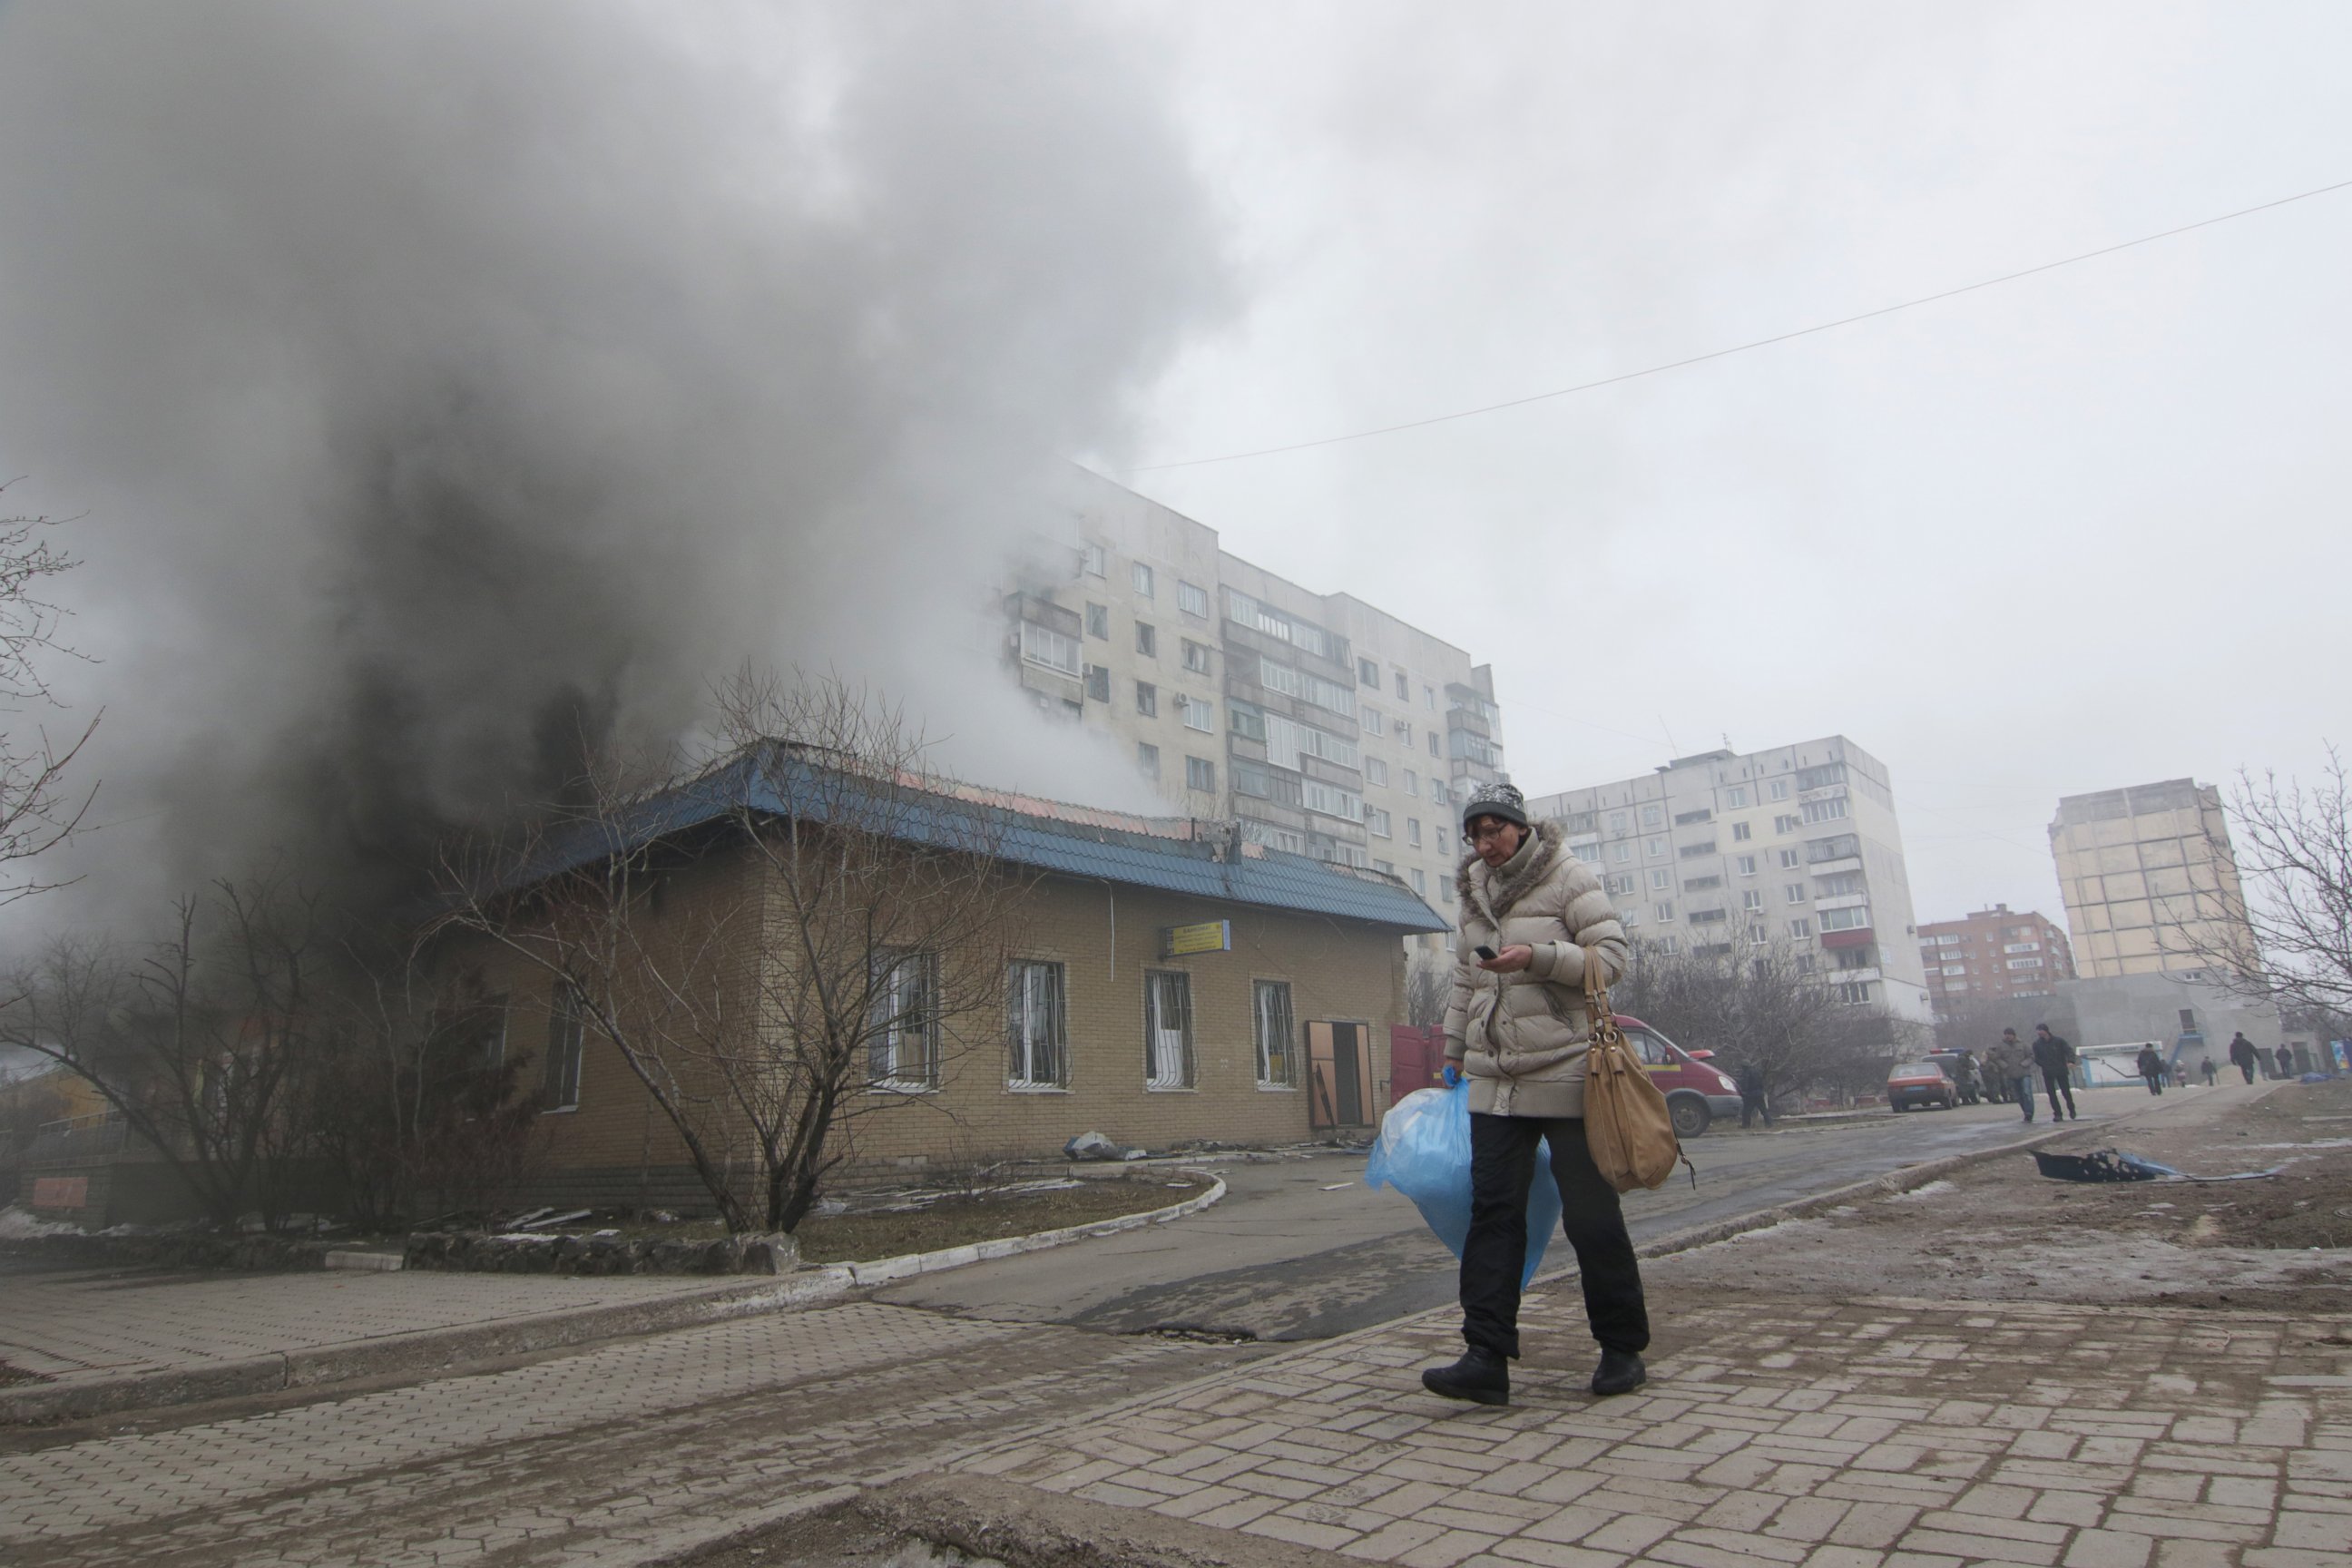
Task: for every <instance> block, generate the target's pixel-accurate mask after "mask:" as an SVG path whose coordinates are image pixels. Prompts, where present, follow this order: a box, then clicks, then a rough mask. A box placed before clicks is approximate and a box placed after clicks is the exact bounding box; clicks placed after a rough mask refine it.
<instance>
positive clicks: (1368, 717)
mask: <svg viewBox="0 0 2352 1568" xmlns="http://www.w3.org/2000/svg"><path fill="white" fill-rule="evenodd" d="M1356 722H1357V723H1359V724H1361V725H1362V726H1363V727H1364V733H1365V734H1367V735H1377V734H1380V733H1381V710H1379V709H1377V708H1375V707H1373V706H1372V705H1371V704H1370V703H1369V702H1368V703H1366V704H1364V706H1362V707H1360V708H1359V709H1357V710H1356Z"/></svg>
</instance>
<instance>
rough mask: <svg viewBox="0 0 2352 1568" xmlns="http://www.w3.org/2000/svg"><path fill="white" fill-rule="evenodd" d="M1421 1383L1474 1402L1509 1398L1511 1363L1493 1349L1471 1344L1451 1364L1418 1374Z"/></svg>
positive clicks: (1503, 1401)
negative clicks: (1458, 1359) (1460, 1356)
mask: <svg viewBox="0 0 2352 1568" xmlns="http://www.w3.org/2000/svg"><path fill="white" fill-rule="evenodd" d="M1421 1385H1422V1387H1423V1388H1425V1389H1427V1390H1429V1392H1430V1393H1432V1394H1444V1396H1445V1397H1446V1398H1448V1399H1467V1400H1469V1401H1470V1402H1472V1403H1473V1404H1475V1405H1508V1404H1509V1403H1510V1402H1511V1363H1509V1362H1507V1361H1506V1360H1504V1359H1503V1358H1502V1357H1501V1356H1499V1355H1497V1354H1496V1352H1493V1351H1490V1350H1487V1349H1486V1348H1484V1347H1483V1346H1479V1345H1472V1346H1471V1347H1470V1348H1469V1349H1468V1350H1466V1351H1465V1352H1462V1359H1461V1360H1460V1361H1457V1362H1455V1363H1454V1364H1453V1365H1452V1366H1433V1367H1431V1368H1430V1369H1429V1370H1428V1371H1427V1372H1424V1373H1422V1374H1421Z"/></svg>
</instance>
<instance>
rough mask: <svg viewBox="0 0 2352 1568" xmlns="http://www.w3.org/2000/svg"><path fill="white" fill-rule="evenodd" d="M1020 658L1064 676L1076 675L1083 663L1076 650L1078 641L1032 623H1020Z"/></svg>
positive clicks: (1080, 655)
mask: <svg viewBox="0 0 2352 1568" xmlns="http://www.w3.org/2000/svg"><path fill="white" fill-rule="evenodd" d="M1021 657H1022V658H1024V660H1026V661H1027V662H1029V663H1031V664H1036V665H1043V666H1044V667H1045V668H1047V669H1052V670H1058V671H1060V672H1061V673H1062V674H1064V675H1076V674H1077V673H1078V670H1079V668H1080V667H1081V666H1082V665H1083V663H1084V662H1085V660H1084V656H1083V655H1082V654H1081V653H1080V652H1079V649H1078V639H1077V638H1076V637H1067V636H1065V635H1064V634H1062V633H1060V632H1057V631H1055V630H1054V628H1053V627H1051V626H1039V625H1038V624H1037V623H1036V622H1034V621H1024V622H1022V623H1021Z"/></svg>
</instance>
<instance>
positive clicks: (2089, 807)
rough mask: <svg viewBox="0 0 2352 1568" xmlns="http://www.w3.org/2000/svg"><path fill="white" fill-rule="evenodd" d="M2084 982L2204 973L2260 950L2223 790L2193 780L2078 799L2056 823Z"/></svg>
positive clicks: (2056, 852) (2061, 809)
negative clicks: (2226, 956) (2228, 956)
mask: <svg viewBox="0 0 2352 1568" xmlns="http://www.w3.org/2000/svg"><path fill="white" fill-rule="evenodd" d="M2050 854H2051V858H2053V860H2055V861H2056V862H2057V866H2058V890H2059V892H2060V893H2061V894H2063V896H2064V898H2065V900H2066V923H2067V924H2068V925H2069V926H2071V927H2073V928H2074V952H2075V953H2076V955H2077V958H2078V962H2079V963H2081V965H2082V971H2083V973H2084V977H2085V978H2088V979H2093V980H2103V979H2106V978H2109V977H2111V976H2115V975H2119V974H2162V973H2171V974H2188V975H2195V974H2198V973H2201V972H2203V971H2206V970H2209V969H2211V968H2214V967H2215V966H2216V965H2215V959H2216V957H2217V956H2218V955H2219V954H2221V953H2225V952H2227V953H2241V954H2244V955H2247V956H2248V957H2251V956H2252V953H2253V952H2254V940H2253V933H2252V931H2251V930H2249V929H2248V927H2247V926H2246V923H2245V917H2244V913H2243V911H2244V909H2245V902H2244V894H2243V893H2242V890H2241V889H2240V887H2239V882H2238V860H2237V856H2236V854H2235V852H2234V851H2232V850H2231V847H2230V823H2229V819H2228V817H2227V816H2225V815H2224V814H2223V813H2222V810H2221V791H2219V790H2217V789H2215V788H2214V787H2213V786H2212V785H2210V784H2198V783H2197V782H2195V781H2194V780H2192V779H2169V780H2167V781H2166V782H2164V783H2162V784H2139V785H2136V786H2134V787H2132V788H2130V789H2111V790H2105V791H2102V792H2100V793H2099V794H2097V795H2068V796H2066V797H2065V798H2064V799H2063V800H2061V801H2060V802H2059V803H2058V816H2057V817H2056V818H2055V819H2054V820H2053V821H2052V823H2051V824H2050Z"/></svg>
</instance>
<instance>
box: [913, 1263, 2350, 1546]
mask: <svg viewBox="0 0 2352 1568" xmlns="http://www.w3.org/2000/svg"><path fill="white" fill-rule="evenodd" d="M1523 1322H1524V1324H1525V1325H1526V1327H1527V1328H1528V1330H1529V1331H1530V1334H1529V1346H1530V1352H1531V1359H1530V1360H1529V1361H1528V1362H1526V1363H1520V1365H1519V1366H1518V1368H1517V1379H1516V1381H1515V1386H1514V1390H1513V1397H1514V1401H1515V1403H1514V1404H1513V1405H1512V1406H1511V1407H1509V1408H1507V1409H1502V1410H1488V1409H1483V1408H1480V1407H1477V1406H1471V1405H1453V1404H1449V1403H1447V1402H1445V1401H1442V1400H1438V1399H1435V1398H1433V1397H1432V1396H1430V1395H1428V1394H1424V1393H1423V1392H1422V1390H1421V1388H1420V1384H1419V1380H1418V1377H1417V1375H1416V1369H1417V1368H1419V1367H1422V1366H1425V1365H1429V1364H1432V1363H1436V1362H1438V1361H1440V1360H1444V1359H1450V1358H1451V1357H1452V1356H1453V1355H1454V1354H1456V1353H1458V1351H1459V1348H1460V1342H1459V1340H1458V1339H1457V1338H1456V1336H1455V1331H1454V1321H1453V1314H1452V1313H1450V1312H1440V1313H1432V1314H1428V1315H1425V1316H1423V1317H1422V1318H1419V1319H1416V1320H1412V1321H1407V1322H1404V1323H1400V1324H1396V1325H1393V1326H1391V1327H1389V1328H1387V1329H1384V1330H1375V1331H1367V1332H1365V1333H1362V1334H1360V1335H1357V1336H1354V1337H1352V1338H1350V1339H1348V1340H1345V1341H1339V1342H1333V1343H1332V1344H1330V1345H1328V1346H1327V1347H1322V1348H1318V1349H1317V1350H1315V1351H1312V1352H1301V1353H1297V1354H1294V1355H1289V1356H1286V1357H1283V1358H1281V1359H1280V1360H1279V1361H1277V1362H1274V1363H1265V1364H1262V1365H1259V1366H1255V1367H1250V1368H1244V1369H1238V1370H1236V1371H1234V1372H1233V1373H1227V1374H1223V1375H1219V1376H1215V1377H1213V1378H1210V1379H1208V1380H1205V1381H1203V1382H1202V1383H1199V1384H1194V1385H1192V1386H1191V1387H1189V1388H1184V1389H1180V1390H1175V1391H1171V1392H1170V1393H1167V1394H1159V1395H1155V1396H1151V1397H1148V1398H1144V1399H1140V1400H1138V1401H1135V1402H1133V1403H1131V1404H1129V1405H1126V1406H1125V1407H1123V1408H1122V1409H1120V1410H1119V1411H1118V1412H1117V1413H1115V1415H1108V1416H1097V1417H1094V1418H1091V1419H1089V1420H1088V1421H1087V1423H1086V1425H1085V1427H1084V1429H1083V1430H1079V1431H1071V1432H1067V1433H1057V1434H1054V1435H1050V1436H1030V1437H1026V1438H1018V1439H1010V1440H1007V1441H1005V1442H1003V1443H1001V1444H998V1445H996V1446H994V1447H992V1448H990V1449H988V1450H985V1451H983V1452H981V1453H978V1454H975V1455H971V1456H968V1457H966V1458H963V1459H962V1460H961V1462H960V1463H959V1464H958V1466H957V1467H956V1468H957V1469H958V1471H960V1472H961V1473H966V1474H971V1475H979V1476H990V1477H999V1478H1003V1479H1005V1480H1009V1481H1015V1482H1020V1483H1024V1484H1025V1485H1027V1486H1030V1487H1033V1488H1036V1489H1042V1490H1044V1491H1046V1492H1050V1493H1060V1494H1064V1495H1066V1496H1070V1497H1074V1498H1076V1499H1080V1500H1086V1501H1089V1502H1093V1503H1097V1504H1102V1505H1108V1507H1110V1508H1113V1509H1117V1510H1139V1511H1142V1512H1148V1513H1150V1514H1152V1515H1157V1516H1160V1517H1161V1518H1164V1519H1168V1520H1184V1521H1192V1524H1194V1525H1195V1526H1202V1527H1210V1528H1213V1529H1217V1530H1222V1531H1234V1532H1236V1534H1237V1536H1238V1537H1244V1538H1246V1537H1258V1538H1265V1539H1270V1540H1274V1541H1281V1542H1295V1543H1297V1544H1299V1545H1304V1546H1309V1547H1315V1548H1319V1549H1322V1550H1325V1551H1329V1552H1339V1553H1341V1554H1344V1555H1345V1556H1347V1557H1349V1558H1354V1559H1359V1560H1362V1561H1367V1562H1378V1563H1402V1564H1405V1565H1406V1568H1456V1565H1461V1564H1466V1565H1468V1568H1504V1565H1518V1564H1528V1563H1534V1564H1542V1565H1549V1568H1615V1565H1617V1564H1623V1563H1643V1564H1663V1563H1673V1564H1680V1565H1683V1568H1717V1565H1723V1568H1729V1565H1732V1564H1746V1565H1751V1568H1752V1565H1753V1564H1757V1563H1813V1564H1823V1565H1831V1564H1834V1565H1839V1568H1958V1564H1961V1563H2031V1564H2042V1565H2053V1564H2063V1565H2065V1568H2143V1565H2147V1564H2156V1565H2159V1568H2205V1565H2209V1564H2211V1565H2218V1564H2240V1563H2242V1564H2246V1565H2248V1568H2319V1565H2321V1564H2328V1565H2331V1568H2343V1565H2344V1564H2345V1563H2347V1559H2352V1550H2347V1549H2352V1500H2347V1494H2352V1321H2346V1320H2337V1321H2312V1320H2308V1319H2290V1318H2285V1317H2281V1316H2275V1315H2265V1314H2260V1313H2243V1314H2204V1315H2200V1317H2198V1318H2196V1319H2195V1320H2192V1321H2188V1322H2183V1321H2181V1318H2180V1316H2179V1314H2178V1313H2170V1312H2161V1311H2152V1310H2125V1311H2118V1310H2106V1309H2099V1308H2092V1307H2083V1306H2071V1305H2055V1304H2053V1305H2041V1304H2035V1305H2027V1306H2015V1305H2009V1304H2002V1305H2000V1306H1998V1307H1988V1306H1987V1305H1986V1304H1985V1303H1981V1302H1969V1303H1940V1302H1933V1301H1906V1300H1892V1299H1889V1300H1861V1301H1853V1302H1823V1301H1804V1300H1756V1299H1752V1298H1750V1299H1736V1300H1720V1301H1718V1302H1717V1303H1714V1304H1709V1305H1706V1306H1702V1307H1699V1308H1696V1310H1683V1311H1679V1312H1676V1311H1672V1310H1670V1311H1669V1312H1668V1313H1667V1314H1666V1321H1665V1323H1664V1335H1663V1336H1662V1342H1661V1343H1660V1344H1659V1345H1658V1346H1657V1347H1655V1349H1654V1353H1653V1357H1652V1361H1651V1369H1652V1371H1651V1376H1652V1381H1651V1383H1650V1384H1649V1386H1648V1387H1647V1388H1645V1389H1644V1390H1643V1391H1642V1392H1641V1393H1639V1394H1633V1395H1628V1396H1623V1397H1620V1398H1616V1399H1611V1400H1596V1399H1594V1398H1592V1397H1591V1395H1590V1394H1587V1393H1586V1392H1585V1390H1584V1388H1583V1382H1584V1379H1585V1377H1586V1376H1587V1375H1589V1373H1590V1365H1589V1361H1590V1353H1591V1346H1590V1341H1589V1340H1588V1338H1587V1336H1586V1331H1585V1327H1584V1321H1583V1314H1582V1311H1581V1309H1580V1305H1579V1304H1578V1303H1577V1300H1576V1298H1575V1296H1574V1294H1573V1290H1572V1287H1571V1288H1570V1289H1569V1290H1567V1291H1565V1292H1564V1291H1563V1290H1562V1289H1559V1288H1552V1289H1543V1290H1539V1291H1538V1293H1537V1294H1536V1295H1534V1296H1532V1297H1531V1298H1530V1299H1529V1301H1528V1310H1527V1311H1526V1313H1525V1314H1524V1317H1523ZM1192 1544H1193V1545H1195V1546H1196V1547H1197V1548H1199V1549H1201V1550H1206V1551H1209V1552H1212V1553H1216V1552H1219V1551H1220V1549H1219V1548H1217V1547H1215V1546H1213V1545H1212V1544H1210V1543H1209V1542H1207V1541H1205V1540H1202V1541H1196V1542H1192ZM1223 1550H1224V1551H1225V1552H1227V1553H1228V1554H1226V1555H1223V1557H1222V1558H1221V1560H1223V1561H1227V1562H1236V1561H1246V1560H1247V1554H1248V1545H1247V1542H1246V1541H1244V1540H1236V1541H1235V1542H1234V1545H1233V1546H1232V1547H1231V1548H1227V1549H1223Z"/></svg>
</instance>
